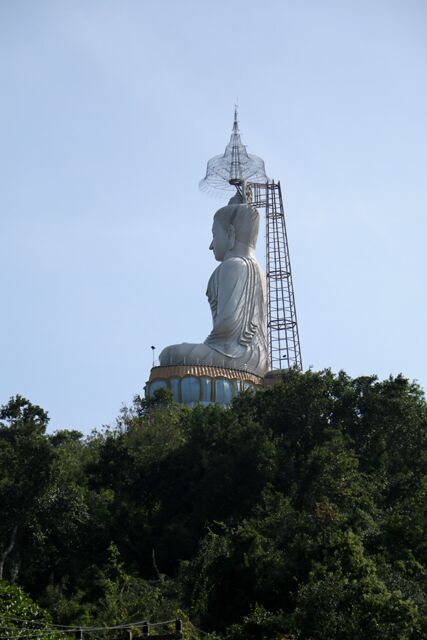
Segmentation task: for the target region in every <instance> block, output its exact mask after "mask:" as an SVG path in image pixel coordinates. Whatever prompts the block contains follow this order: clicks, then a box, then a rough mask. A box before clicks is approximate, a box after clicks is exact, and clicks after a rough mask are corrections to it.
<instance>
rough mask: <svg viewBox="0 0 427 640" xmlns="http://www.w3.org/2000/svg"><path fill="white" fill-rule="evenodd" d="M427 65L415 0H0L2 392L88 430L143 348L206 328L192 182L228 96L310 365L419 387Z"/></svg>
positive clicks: (109, 406)
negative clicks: (283, 234)
mask: <svg viewBox="0 0 427 640" xmlns="http://www.w3.org/2000/svg"><path fill="white" fill-rule="evenodd" d="M426 70H427V4H426V3H425V2H423V1H422V0H400V1H395V0H387V1H382V0H376V1H375V2H372V0H371V1H369V2H368V1H365V0H359V1H358V2H356V1H352V2H349V1H346V0H341V1H338V0H337V1H332V0H323V1H322V2H316V1H314V0H299V1H298V2H296V1H295V2H290V1H288V0H282V1H281V0H266V1H265V2H263V3H261V4H260V3H258V2H252V1H251V0H246V2H242V1H240V0H237V1H230V0H229V1H228V2H226V1H224V0H219V1H217V2H214V3H213V2H209V3H208V2H203V1H201V0H198V1H197V2H196V1H194V2H193V1H189V0H180V2H177V1H172V0H163V1H159V0H120V2H119V1H118V0H116V1H114V2H113V1H109V0H102V1H101V0H84V1H80V0H70V1H68V2H66V1H65V0H56V1H52V2H50V1H48V0H40V1H38V2H33V1H30V0H28V1H23V0H14V2H10V1H7V0H0V79H1V100H0V187H1V188H0V242H1V245H0V246H1V252H0V287H1V289H0V290H1V316H0V318H1V319H0V403H4V402H7V400H8V399H9V397H10V396H11V395H14V394H16V393H20V394H21V395H24V396H26V397H28V398H29V399H30V400H31V401H32V402H34V403H37V404H40V405H41V406H43V408H44V409H46V410H47V411H48V412H49V414H50V417H51V429H58V428H77V429H80V430H82V431H84V432H85V433H87V432H89V431H90V430H91V429H92V428H98V427H100V426H102V425H103V424H113V423H114V420H115V417H116V416H117V415H118V412H119V410H120V407H121V405H122V404H123V403H125V404H128V403H130V402H131V399H132V396H133V395H134V394H135V393H141V392H142V390H143V387H144V383H145V381H146V380H147V377H148V374H149V370H150V366H151V350H150V345H155V346H156V347H157V354H158V353H159V352H160V350H161V349H162V348H163V347H164V346H166V345H168V344H173V343H175V342H182V341H188V342H191V341H194V342H198V341H202V340H204V338H205V337H206V335H207V334H208V333H209V330H210V311H209V307H208V303H207V301H206V298H205V295H204V294H205V290H206V283H207V280H208V278H209V275H210V273H211V272H212V270H213V269H214V267H215V262H214V258H213V256H212V253H211V252H209V251H208V246H209V243H210V229H211V220H212V214H213V213H214V211H215V209H216V208H217V207H219V206H220V205H221V204H223V200H221V199H220V200H213V199H211V198H208V197H207V196H206V195H204V194H202V193H200V192H199V191H198V186H197V185H198V181H199V180H200V178H201V177H203V175H204V172H205V167H206V162H207V160H208V159H209V158H210V157H211V156H213V155H215V154H218V153H221V152H222V151H223V150H224V148H225V145H226V143H227V142H228V139H229V135H230V131H231V126H232V118H233V109H234V103H235V101H236V98H238V102H239V119H240V128H241V131H242V136H243V141H244V142H245V144H247V146H248V151H249V152H252V153H255V154H257V155H260V156H261V157H262V158H263V159H264V160H265V163H266V169H267V173H268V175H269V176H270V177H271V178H274V179H276V180H280V181H281V183H282V189H283V192H284V196H285V207H286V213H287V225H288V234H289V242H290V249H291V260H292V267H293V273H294V285H295V294H296V303H297V313H298V318H299V325H300V336H301V346H302V355H303V362H304V365H305V367H308V366H312V367H313V368H314V369H321V368H324V367H331V368H332V369H333V370H335V371H338V370H339V369H344V370H346V371H347V372H348V373H349V374H351V375H362V374H372V373H375V374H377V375H378V376H379V377H380V378H384V377H386V376H388V375H389V374H397V373H399V372H403V373H404V374H405V375H406V376H407V377H409V378H410V379H416V380H418V381H419V383H420V384H421V385H422V386H423V387H424V388H425V387H426V386H427V364H426V363H427V341H426V326H427V300H426V298H427V296H426V295H425V290H426V281H427V266H426V265H427V260H426V235H427V234H426V231H427V215H426V214H427V181H426V175H427V124H426V122H427V120H426V113H427V77H426V76H427V71H426ZM258 254H259V257H260V259H261V261H263V260H264V248H263V237H262V238H260V242H259V248H258Z"/></svg>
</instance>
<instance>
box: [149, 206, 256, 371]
mask: <svg viewBox="0 0 427 640" xmlns="http://www.w3.org/2000/svg"><path fill="white" fill-rule="evenodd" d="M258 227H259V213H258V211H257V210H256V209H255V208H254V207H252V206H250V205H249V204H246V203H242V202H241V201H239V199H238V197H236V196H235V197H234V198H232V199H231V200H230V202H229V204H228V205H227V206H225V207H222V208H221V209H219V210H218V211H217V212H216V213H215V216H214V222H213V227H212V236H213V238H212V243H211V245H210V247H209V248H210V249H211V250H213V253H214V256H215V259H216V260H218V262H220V265H219V266H218V267H217V268H216V269H215V271H214V272H213V273H212V275H211V277H210V279H209V283H208V288H207V293H206V295H207V297H208V301H209V304H210V307H211V311H212V324H213V326H212V331H211V332H210V334H209V335H208V337H207V338H206V340H205V341H204V342H203V343H201V344H192V343H188V342H183V343H182V344H174V345H171V346H169V347H166V348H165V349H163V351H162V352H161V354H160V365H161V366H168V365H185V364H187V365H208V366H214V367H226V368H232V369H242V370H245V371H248V372H251V373H254V374H255V375H259V376H264V375H265V373H266V372H267V369H268V356H267V337H266V332H267V327H266V295H265V280H264V275H263V273H262V270H261V267H260V265H259V263H258V261H257V259H256V257H255V247H256V241H257V237H258Z"/></svg>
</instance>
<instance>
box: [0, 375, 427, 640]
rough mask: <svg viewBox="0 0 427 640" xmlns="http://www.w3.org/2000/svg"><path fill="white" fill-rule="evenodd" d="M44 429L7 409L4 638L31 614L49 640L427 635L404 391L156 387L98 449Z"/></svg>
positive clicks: (426, 593) (418, 427)
mask: <svg viewBox="0 0 427 640" xmlns="http://www.w3.org/2000/svg"><path fill="white" fill-rule="evenodd" d="M47 424H48V416H47V413H46V412H45V411H44V410H43V409H41V408H40V407H37V406H35V405H32V404H31V403H30V402H29V401H27V400H25V399H24V398H22V397H20V396H16V397H15V398H12V399H11V400H10V401H9V403H8V404H6V405H4V406H3V407H2V408H1V409H0V516H1V517H0V577H2V578H3V581H2V582H0V635H2V636H3V637H10V638H14V637H18V635H17V634H18V629H19V628H23V627H22V625H23V624H24V623H23V622H19V620H27V619H34V617H35V616H36V617H37V616H38V618H37V619H38V620H40V621H42V622H40V623H39V625H38V627H37V629H39V630H40V631H38V636H37V637H39V638H53V637H55V638H56V637H57V636H58V637H63V634H60V633H59V632H50V631H48V630H46V631H45V635H43V633H42V631H41V629H43V628H46V629H49V628H51V627H50V625H51V624H52V623H55V624H62V625H82V626H91V625H92V626H99V627H103V626H111V625H116V624H120V623H127V622H130V621H132V620H139V621H140V620H150V621H153V622H155V621H161V620H170V619H173V618H176V617H180V618H182V619H183V620H184V629H185V635H186V637H187V638H199V637H202V636H201V631H200V630H203V631H205V632H209V633H214V634H215V635H216V636H217V637H222V638H225V639H226V640H252V639H253V640H264V639H265V640H273V639H281V640H285V639H287V640H290V639H293V640H297V639H298V640H347V639H348V640H350V639H351V640H365V639H369V640H380V639H381V640H415V639H425V638H427V573H426V572H427V405H426V401H425V398H424V395H423V393H422V391H421V390H420V388H419V387H418V386H417V385H416V384H414V383H411V382H409V381H408V380H407V379H405V378H404V377H402V376H398V377H396V378H390V379H388V380H385V381H382V382H380V381H378V380H377V379H376V378H375V377H360V378H356V379H352V378H350V377H349V376H347V375H346V374H345V373H343V372H341V373H339V374H337V375H335V374H333V373H331V372H330V371H328V370H327V371H323V372H319V373H316V372H312V371H308V372H306V373H299V372H297V371H288V372H287V373H286V374H285V375H284V376H283V381H282V382H281V383H280V384H278V385H276V386H274V387H272V388H268V389H265V390H262V391H259V392H257V393H250V392H248V393H246V394H244V395H242V396H240V398H238V399H237V400H236V401H235V403H234V405H233V407H232V408H231V409H222V408H220V407H216V406H210V407H207V408H195V409H192V410H189V409H186V408H184V407H181V406H178V405H176V404H174V403H173V402H172V400H171V398H170V397H169V396H168V394H167V393H165V392H162V393H159V394H157V396H156V398H155V399H154V400H151V401H148V402H146V401H144V400H142V399H141V398H140V397H136V398H135V400H134V403H133V405H132V407H129V408H126V409H123V411H122V412H121V414H120V416H119V418H118V420H117V425H116V426H114V427H112V428H108V429H104V430H101V431H98V432H94V433H93V434H92V435H91V436H90V437H83V436H82V434H80V433H79V432H77V431H65V430H64V431H59V432H57V433H55V434H54V435H47V434H46V426H47ZM12 593H13V594H14V595H13V597H12V596H11V594H12ZM11 603H12V604H11ZM20 603H21V604H20ZM1 625H3V631H2V626H1ZM19 625H21V627H19ZM43 625H45V626H43ZM27 627H28V625H27ZM30 627H31V625H30V626H29V627H28V628H30ZM139 633H140V631H138V630H137V629H135V630H134V637H137V636H138V634H139ZM153 633H155V630H154V631H153ZM93 637H95V636H93ZM96 637H103V638H104V637H105V638H115V637H116V636H115V635H114V633H113V632H102V633H101V634H99V635H98V636H96Z"/></svg>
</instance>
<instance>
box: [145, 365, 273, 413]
mask: <svg viewBox="0 0 427 640" xmlns="http://www.w3.org/2000/svg"><path fill="white" fill-rule="evenodd" d="M259 385H262V378H261V377H260V376H256V375H254V374H253V373H249V372H247V371H240V370H239V369H227V368H225V367H224V368H223V367H208V366H203V365H176V366H168V367H153V368H152V369H151V372H150V379H149V380H148V382H147V384H146V387H145V395H146V397H147V398H150V397H151V396H153V394H154V393H155V391H157V389H169V390H170V391H172V393H173V396H174V398H175V400H176V402H180V403H182V404H185V405H187V406H189V407H194V406H195V405H196V404H201V405H207V404H211V403H216V404H221V405H224V406H227V405H229V404H230V403H231V401H232V400H233V398H235V397H236V396H237V395H239V393H240V392H241V391H244V390H245V389H248V388H252V387H257V386H259Z"/></svg>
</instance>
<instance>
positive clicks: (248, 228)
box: [209, 204, 259, 262]
mask: <svg viewBox="0 0 427 640" xmlns="http://www.w3.org/2000/svg"><path fill="white" fill-rule="evenodd" d="M258 227H259V213H258V211H257V210H256V209H255V208H254V207H251V206H250V205H248V204H229V205H227V206H226V207H222V208H221V209H219V210H218V211H217V212H216V214H215V216H214V223H213V227H212V235H213V239H212V242H211V245H210V247H209V248H210V249H213V252H214V255H215V258H216V260H218V261H219V262H222V260H224V256H225V255H226V253H227V252H228V251H232V250H233V249H236V250H237V249H240V250H241V251H242V253H244V254H246V253H250V250H252V251H253V250H255V247H256V241H257V238H258Z"/></svg>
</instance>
